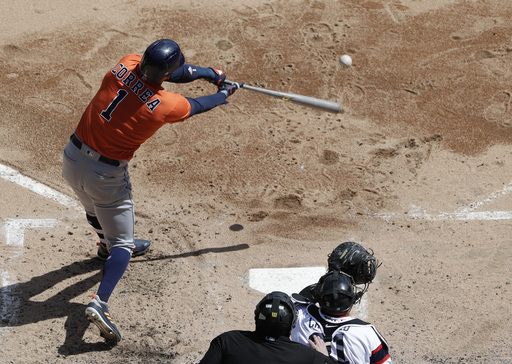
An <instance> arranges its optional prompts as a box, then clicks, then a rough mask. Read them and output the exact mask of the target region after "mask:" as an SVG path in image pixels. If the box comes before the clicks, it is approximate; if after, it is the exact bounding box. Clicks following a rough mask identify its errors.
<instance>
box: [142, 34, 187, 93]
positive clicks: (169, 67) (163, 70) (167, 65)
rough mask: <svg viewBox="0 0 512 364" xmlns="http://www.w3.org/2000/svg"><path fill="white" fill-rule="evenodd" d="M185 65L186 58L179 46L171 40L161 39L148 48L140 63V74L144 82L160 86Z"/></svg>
mask: <svg viewBox="0 0 512 364" xmlns="http://www.w3.org/2000/svg"><path fill="white" fill-rule="evenodd" d="M184 63H185V57H184V56H183V54H182V53H181V49H180V47H179V46H178V44H177V43H176V42H174V41H172V40H170V39H160V40H157V41H156V42H153V43H151V44H150V45H149V47H147V48H146V51H145V52H144V55H143V56H142V60H141V61H140V73H141V75H142V79H143V80H146V79H147V80H149V81H151V82H153V83H156V84H160V83H161V82H162V81H163V80H164V79H165V78H167V77H169V76H170V75H171V73H173V72H174V71H175V70H176V69H177V68H179V67H180V66H182V65H183V64H184Z"/></svg>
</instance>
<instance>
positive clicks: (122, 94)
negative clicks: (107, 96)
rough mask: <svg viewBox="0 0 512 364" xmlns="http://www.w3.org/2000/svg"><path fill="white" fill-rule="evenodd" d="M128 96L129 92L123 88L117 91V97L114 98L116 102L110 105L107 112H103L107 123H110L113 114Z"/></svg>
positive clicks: (113, 101)
mask: <svg viewBox="0 0 512 364" xmlns="http://www.w3.org/2000/svg"><path fill="white" fill-rule="evenodd" d="M126 95H128V91H126V90H125V89H122V88H121V89H119V90H118V91H117V96H116V97H115V98H114V100H112V102H111V103H110V105H108V107H107V109H106V110H103V111H102V112H101V116H102V117H103V119H105V120H106V121H110V119H111V118H112V112H113V111H114V110H115V109H116V107H117V105H119V103H120V102H121V101H123V99H124V98H125V97H126Z"/></svg>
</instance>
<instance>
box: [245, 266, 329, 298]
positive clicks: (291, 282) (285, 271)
mask: <svg viewBox="0 0 512 364" xmlns="http://www.w3.org/2000/svg"><path fill="white" fill-rule="evenodd" d="M326 271H327V269H326V268H325V267H298V268H255V269H250V270H249V286H250V287H251V288H252V289H254V290H256V291H259V292H262V293H270V292H273V291H281V292H284V293H287V294H289V295H291V294H292V293H298V292H300V291H302V289H303V288H304V287H306V286H309V285H310V284H313V283H316V282H318V280H319V279H320V277H321V276H322V275H324V274H325V272H326Z"/></svg>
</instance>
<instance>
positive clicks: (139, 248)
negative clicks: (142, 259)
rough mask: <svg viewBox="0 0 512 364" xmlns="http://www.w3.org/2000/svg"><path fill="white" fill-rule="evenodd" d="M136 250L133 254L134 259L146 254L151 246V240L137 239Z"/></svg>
mask: <svg viewBox="0 0 512 364" xmlns="http://www.w3.org/2000/svg"><path fill="white" fill-rule="evenodd" d="M134 243H135V248H134V249H133V252H132V257H138V256H140V255H144V254H146V251H147V250H148V249H149V247H150V246H151V243H150V242H149V240H142V239H135V241H134Z"/></svg>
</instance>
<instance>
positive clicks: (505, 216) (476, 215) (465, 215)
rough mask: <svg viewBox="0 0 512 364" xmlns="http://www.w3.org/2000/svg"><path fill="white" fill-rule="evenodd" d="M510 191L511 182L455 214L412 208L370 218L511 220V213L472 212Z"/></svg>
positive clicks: (511, 187) (511, 189)
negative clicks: (405, 211) (431, 212)
mask: <svg viewBox="0 0 512 364" xmlns="http://www.w3.org/2000/svg"><path fill="white" fill-rule="evenodd" d="M511 191H512V182H511V183H509V184H507V185H505V186H504V187H503V188H502V189H501V190H499V191H496V192H492V193H490V194H489V195H488V196H487V198H485V199H484V200H482V201H477V202H472V203H470V204H469V205H467V206H464V207H461V208H459V209H457V210H456V211H455V212H441V213H439V214H429V213H427V212H426V211H425V210H424V209H422V208H418V207H415V206H413V208H412V209H411V211H409V212H407V213H381V214H373V215H372V216H375V217H379V218H382V219H384V220H389V219H392V218H397V217H400V218H404V219H409V220H415V219H416V220H460V221H491V220H512V211H474V210H476V209H477V208H479V207H482V206H484V205H485V204H488V203H490V202H492V201H494V200H496V199H497V198H499V197H501V196H504V195H506V194H508V193H509V192H511Z"/></svg>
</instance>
